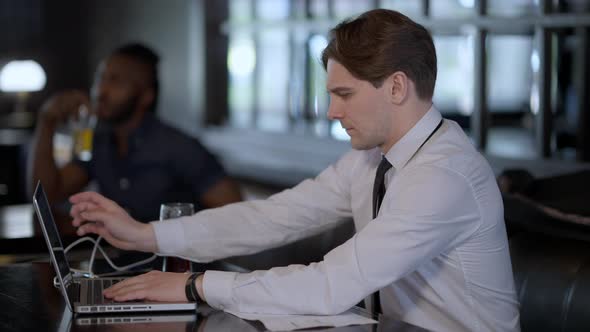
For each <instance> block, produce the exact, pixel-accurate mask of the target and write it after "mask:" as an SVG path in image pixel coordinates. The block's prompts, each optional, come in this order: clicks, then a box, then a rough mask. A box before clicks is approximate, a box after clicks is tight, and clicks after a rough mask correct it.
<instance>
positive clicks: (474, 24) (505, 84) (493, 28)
mask: <svg viewBox="0 0 590 332" xmlns="http://www.w3.org/2000/svg"><path fill="white" fill-rule="evenodd" d="M227 1H229V3H230V17H229V22H228V23H229V24H228V25H229V27H230V28H229V29H228V30H227V31H228V33H229V45H230V46H229V53H228V71H229V75H230V79H229V86H228V93H229V107H230V110H229V113H230V124H231V125H232V126H235V127H240V128H254V129H256V130H261V131H273V132H281V133H294V134H297V135H299V134H301V135H313V136H318V137H327V138H334V139H348V136H347V135H346V133H345V132H344V131H343V130H342V128H341V127H340V124H339V123H337V122H331V121H330V120H329V119H327V110H328V105H329V99H328V98H329V97H328V95H327V93H326V91H325V79H326V78H325V70H324V68H323V65H322V63H321V61H320V56H321V51H322V50H323V48H324V47H325V45H326V44H327V38H328V32H329V29H330V28H332V27H333V26H334V25H335V24H337V23H338V22H340V21H341V20H342V19H343V18H346V17H350V16H354V15H356V14H359V13H361V12H364V11H366V10H369V9H371V8H376V7H382V8H389V9H394V10H399V11H401V12H403V13H404V14H406V15H408V16H410V17H411V18H413V19H415V20H416V21H417V22H419V23H421V24H423V25H425V26H426V27H427V28H428V29H430V31H431V32H432V34H433V38H434V43H435V47H436V50H437V56H438V70H439V71H438V78H437V83H436V87H435V93H434V102H435V104H436V106H437V107H438V108H439V109H440V110H441V111H442V112H443V114H444V115H445V116H446V117H448V118H451V119H453V120H458V122H459V123H460V124H461V125H462V126H464V127H465V129H466V131H467V132H468V133H469V134H471V135H473V137H474V140H475V143H476V145H478V147H480V148H484V149H485V148H486V147H485V144H486V143H485V139H484V140H482V139H481V138H477V137H482V136H481V135H480V136H478V134H477V132H473V131H472V129H473V128H472V125H473V123H472V122H471V121H470V118H473V114H474V112H487V114H488V115H486V116H484V118H489V119H490V121H489V122H488V123H484V124H483V127H482V128H479V129H477V128H476V129H473V130H482V131H484V134H483V137H485V135H487V131H488V130H496V127H501V126H509V127H511V128H513V129H514V128H516V129H517V130H521V132H522V133H524V134H523V137H526V138H525V139H526V140H528V141H529V142H527V143H526V144H523V146H526V148H527V149H529V148H530V147H531V146H535V145H536V147H535V148H539V145H544V149H545V150H546V148H547V145H548V144H550V139H548V138H547V137H549V136H551V135H552V132H544V133H543V134H542V135H540V136H538V135H537V136H535V135H536V133H535V132H536V131H538V130H540V129H539V128H534V127H535V126H536V125H535V123H536V121H533V119H534V118H535V117H539V116H543V115H542V114H543V112H540V113H539V114H538V113H537V112H536V111H537V110H538V109H543V107H544V108H547V107H553V108H556V109H553V110H552V111H551V112H553V113H555V114H557V115H559V114H560V111H559V110H558V109H557V108H559V107H561V108H567V107H566V106H559V105H558V104H559V102H560V100H553V101H552V102H551V103H550V104H549V103H547V102H545V104H543V101H542V100H539V96H542V95H543V93H551V94H552V96H553V95H555V96H557V97H555V98H558V99H559V98H562V100H561V101H562V102H563V103H564V104H565V103H566V102H569V104H572V102H571V100H572V98H571V96H572V95H575V93H574V92H575V91H574V92H572V91H573V90H572V89H571V88H569V89H568V88H567V87H566V86H571V85H572V79H571V76H572V75H571V74H567V75H565V74H563V73H562V72H561V71H560V70H558V69H557V68H558V67H559V66H561V65H563V64H567V62H564V61H565V60H564V59H565V58H564V57H563V55H562V53H564V52H565V53H574V52H573V51H572V46H571V45H572V43H571V42H569V44H568V43H567V42H565V40H571V39H572V34H573V30H574V29H572V28H576V27H577V28H580V27H586V28H587V25H588V22H589V21H590V14H588V11H589V7H590V5H586V4H585V3H586V2H583V1H577V0H562V1H538V0H498V1H485V2H484V3H486V4H487V7H486V8H484V9H483V10H482V8H480V7H479V5H480V2H479V0H436V1H434V0H430V1H428V0H426V1H416V0H227ZM545 4H547V6H551V9H550V10H548V11H547V13H544V12H543V10H541V9H542V6H544V5H545ZM425 5H426V7H424V6H425ZM552 12H553V13H569V14H571V15H574V16H575V17H574V18H575V19H572V20H564V19H561V18H560V17H557V16H555V17H554V16H553V14H551V13H552ZM542 33H549V34H550V35H551V37H547V38H548V39H546V45H549V46H548V47H549V48H545V52H543V50H542V49H541V48H542V47H545V46H543V45H542V44H539V45H540V46H535V45H536V44H535V42H534V41H535V40H536V39H538V37H539V35H540V34H542ZM576 33H577V32H576ZM585 38H587V37H585ZM574 39H575V38H574ZM547 43H549V44H547ZM547 50H549V51H547ZM480 54H483V56H480ZM548 54H552V56H551V59H548ZM570 56H571V54H570ZM579 57H580V56H579ZM480 59H483V60H482V61H476V60H480ZM544 60H547V61H545V62H544ZM543 63H547V64H546V66H545V67H542V66H543V65H542V64H543ZM535 66H537V67H538V66H541V69H543V71H541V72H539V71H537V72H535V68H536V67H535ZM535 73H537V74H535ZM539 73H541V74H542V75H546V76H545V79H549V78H548V77H552V81H553V83H551V84H553V86H550V87H549V88H547V87H545V88H544V89H552V90H551V91H553V90H557V91H558V92H557V93H554V92H551V91H549V90H543V91H545V92H542V91H541V90H540V89H542V88H543V87H541V86H539V77H540V76H539V75H541V74H539ZM563 77H566V81H564V79H563ZM568 77H569V78H568ZM567 80H569V81H567ZM556 82H557V83H556ZM555 84H562V85H563V84H565V85H564V86H563V87H561V88H557V89H556V88H555V86H554V85H555ZM478 87H479V88H481V87H483V89H484V91H485V92H484V95H483V96H484V98H482V99H481V100H480V99H476V95H478V94H477V93H476V92H479V91H481V90H480V89H479V88H478ZM568 96H569V97H568ZM568 98H569V99H568ZM569 104H568V105H569ZM578 104H580V103H578ZM556 105H557V106H556ZM570 108H571V107H570ZM563 112H565V111H563ZM475 114H479V113H475ZM545 114H547V113H545ZM568 114H575V112H569V113H568ZM578 114H579V112H578ZM544 116H546V115H544ZM568 121H569V122H571V119H570V120H568ZM476 127H477V126H476ZM570 127H571V126H570ZM474 128H475V127H474ZM492 136H493V135H492ZM535 137H538V138H535ZM539 137H544V138H542V139H541V138H539ZM534 140H538V141H537V142H534ZM548 142H549V143H548ZM492 150H493V149H492ZM494 151H498V150H494ZM513 154H514V152H513V151H511V152H508V153H507V155H506V156H515V157H519V154H518V153H516V154H515V155H513ZM546 154H547V152H546V151H545V152H540V151H537V156H540V155H546Z"/></svg>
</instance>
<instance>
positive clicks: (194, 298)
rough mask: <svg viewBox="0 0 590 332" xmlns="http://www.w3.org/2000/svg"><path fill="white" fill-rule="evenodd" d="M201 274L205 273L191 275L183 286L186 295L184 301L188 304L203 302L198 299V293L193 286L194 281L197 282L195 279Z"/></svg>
mask: <svg viewBox="0 0 590 332" xmlns="http://www.w3.org/2000/svg"><path fill="white" fill-rule="evenodd" d="M203 273H205V272H195V273H191V275H190V276H189V277H188V279H186V284H185V285H184V294H185V295H186V299H187V300H188V301H189V302H197V303H201V302H204V301H203V300H201V298H200V297H199V293H198V292H197V286H196V285H195V280H197V278H198V277H199V276H200V275H201V274H203Z"/></svg>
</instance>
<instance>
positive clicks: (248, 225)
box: [152, 153, 354, 262]
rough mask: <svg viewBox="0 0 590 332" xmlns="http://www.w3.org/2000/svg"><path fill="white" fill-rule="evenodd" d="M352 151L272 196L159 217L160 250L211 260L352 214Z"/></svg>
mask: <svg viewBox="0 0 590 332" xmlns="http://www.w3.org/2000/svg"><path fill="white" fill-rule="evenodd" d="M351 158H352V159H354V157H353V156H352V154H351V153H349V154H347V155H345V156H343V157H342V158H341V159H340V160H339V161H338V162H337V163H335V164H334V165H333V166H330V167H328V168H327V169H326V170H324V171H323V172H322V173H321V174H320V175H318V176H317V177H316V178H315V179H313V180H306V181H303V182H302V183H300V184H299V185H297V186H296V187H294V188H293V189H288V190H285V191H283V192H281V193H278V194H276V195H273V196H271V197H270V198H268V199H267V200H257V201H248V202H241V203H235V204H231V205H227V206H224V207H221V208H217V209H210V210H205V211H202V212H200V213H197V214H196V215H194V216H190V217H183V218H178V219H175V220H166V221H162V222H153V223H152V225H153V226H154V231H155V234H156V241H157V245H158V253H159V254H163V255H174V256H180V257H185V258H189V259H192V260H195V261H199V262H209V261H212V260H216V259H221V258H226V257H230V256H235V255H246V254H252V253H256V252H259V251H261V250H264V249H268V248H273V247H278V246H281V245H285V244H287V243H290V242H293V241H296V240H298V239H301V238H305V237H308V236H310V235H313V234H316V233H319V232H321V231H322V230H325V229H326V228H328V227H330V226H331V225H334V224H336V223H338V222H340V221H343V220H347V219H348V220H349V219H351V218H352V210H351V205H350V192H349V191H350V187H351V186H350V183H349V181H350V174H351V172H352V171H351V169H350V163H351V161H350V160H351Z"/></svg>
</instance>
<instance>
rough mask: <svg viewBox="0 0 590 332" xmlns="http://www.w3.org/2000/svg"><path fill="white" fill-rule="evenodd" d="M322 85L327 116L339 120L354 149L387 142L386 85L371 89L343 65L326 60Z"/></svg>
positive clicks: (388, 104)
mask: <svg viewBox="0 0 590 332" xmlns="http://www.w3.org/2000/svg"><path fill="white" fill-rule="evenodd" d="M327 67H328V68H327V71H328V79H327V83H326V87H327V89H328V92H329V94H330V107H329V109H328V118H330V119H332V120H339V121H340V124H341V125H342V128H344V129H346V133H347V134H348V135H349V136H350V142H351V145H352V147H353V148H354V149H357V150H367V149H372V148H374V147H381V146H383V145H384V144H387V143H388V142H389V141H390V138H391V136H392V135H391V123H392V122H391V115H392V112H393V110H392V109H391V104H390V103H389V102H388V101H389V98H388V93H387V91H385V90H386V87H385V86H386V85H383V86H381V87H380V88H375V87H374V86H373V85H372V84H371V83H369V82H367V81H363V80H359V79H357V78H355V77H354V76H353V75H352V74H351V73H350V72H349V71H348V70H347V69H346V68H345V67H344V66H342V65H341V64H340V63H338V62H336V61H334V60H332V59H330V60H328V66H327Z"/></svg>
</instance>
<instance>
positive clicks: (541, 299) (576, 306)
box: [510, 232, 590, 332]
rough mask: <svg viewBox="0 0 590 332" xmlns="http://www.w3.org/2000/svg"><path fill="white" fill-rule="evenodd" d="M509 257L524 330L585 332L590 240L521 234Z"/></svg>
mask: <svg viewBox="0 0 590 332" xmlns="http://www.w3.org/2000/svg"><path fill="white" fill-rule="evenodd" d="M510 253H511V257H512V266H513V269H514V280H515V283H516V289H517V294H518V298H519V301H520V305H521V307H520V314H521V316H520V319H521V327H522V331H523V332H527V331H539V332H542V331H590V242H586V241H580V240H574V239H570V238H563V237H555V236H550V235H542V234H538V233H530V232H523V233H518V234H516V235H514V236H513V237H511V238H510Z"/></svg>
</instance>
